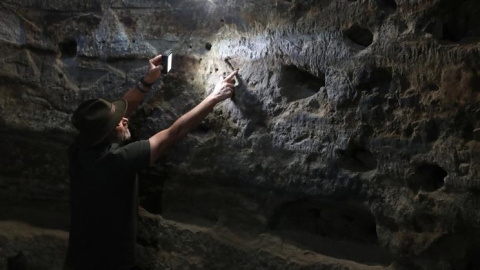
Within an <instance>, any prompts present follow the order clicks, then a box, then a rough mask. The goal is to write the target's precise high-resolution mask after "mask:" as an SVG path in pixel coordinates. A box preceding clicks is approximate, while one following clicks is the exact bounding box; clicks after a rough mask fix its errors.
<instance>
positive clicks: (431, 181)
mask: <svg viewBox="0 0 480 270" xmlns="http://www.w3.org/2000/svg"><path fill="white" fill-rule="evenodd" d="M447 175H448V173H447V172H446V171H445V170H444V169H442V168H441V167H439V166H438V165H433V164H427V163H424V164H420V165H418V166H417V167H416V168H415V173H414V174H413V175H412V176H411V177H410V178H408V180H407V184H408V186H409V188H411V189H412V190H414V191H415V192H418V191H419V190H423V191H428V192H431V191H435V190H437V189H439V188H441V187H443V186H444V184H445V183H444V178H445V177H446V176H447Z"/></svg>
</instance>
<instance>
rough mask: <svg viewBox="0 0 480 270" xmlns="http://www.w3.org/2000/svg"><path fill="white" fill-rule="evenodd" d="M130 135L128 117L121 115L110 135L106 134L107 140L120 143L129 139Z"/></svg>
mask: <svg viewBox="0 0 480 270" xmlns="http://www.w3.org/2000/svg"><path fill="white" fill-rule="evenodd" d="M130 137H131V135H130V130H129V129H128V118H125V117H123V118H122V119H121V120H120V122H119V123H118V125H117V126H116V127H115V129H114V130H113V131H112V132H111V133H110V135H108V136H107V141H108V142H110V143H121V142H124V141H128V140H130Z"/></svg>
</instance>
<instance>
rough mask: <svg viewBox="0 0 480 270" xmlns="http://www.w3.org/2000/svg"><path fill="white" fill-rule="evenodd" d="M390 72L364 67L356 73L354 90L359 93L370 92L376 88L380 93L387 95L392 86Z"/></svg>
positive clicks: (385, 69) (383, 69)
mask: <svg viewBox="0 0 480 270" xmlns="http://www.w3.org/2000/svg"><path fill="white" fill-rule="evenodd" d="M392 81H393V75H392V71H391V70H389V69H387V68H378V67H365V68H362V69H361V70H359V71H357V72H356V75H355V82H356V88H358V89H359V90H360V91H363V90H365V91H367V92H372V90H373V89H376V88H378V90H380V92H382V93H387V92H389V91H390V87H391V86H392Z"/></svg>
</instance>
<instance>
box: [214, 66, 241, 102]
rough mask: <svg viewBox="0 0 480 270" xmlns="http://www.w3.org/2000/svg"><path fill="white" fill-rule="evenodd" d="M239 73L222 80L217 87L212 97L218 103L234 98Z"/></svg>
mask: <svg viewBox="0 0 480 270" xmlns="http://www.w3.org/2000/svg"><path fill="white" fill-rule="evenodd" d="M237 73H238V71H234V72H232V73H231V74H230V75H228V77H226V78H225V79H221V80H220V81H219V82H218V83H217V85H215V89H214V90H213V92H212V93H211V94H210V96H211V97H212V98H213V99H214V100H215V101H216V102H220V101H223V100H225V99H227V98H230V97H232V95H233V91H234V83H235V82H234V78H235V75H237Z"/></svg>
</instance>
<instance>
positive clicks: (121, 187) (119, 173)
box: [66, 55, 236, 270]
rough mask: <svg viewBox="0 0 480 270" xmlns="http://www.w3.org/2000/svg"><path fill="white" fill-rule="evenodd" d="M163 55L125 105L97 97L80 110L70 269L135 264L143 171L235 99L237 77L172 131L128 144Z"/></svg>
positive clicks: (110, 269)
mask: <svg viewBox="0 0 480 270" xmlns="http://www.w3.org/2000/svg"><path fill="white" fill-rule="evenodd" d="M160 63H161V55H158V56H156V57H155V58H153V59H150V60H149V68H148V71H147V74H146V75H145V77H144V78H142V79H141V80H140V81H139V82H138V83H137V84H136V85H135V86H133V87H132V88H130V89H129V90H128V92H127V93H126V94H125V95H124V96H123V98H122V99H119V100H115V101H112V102H108V101H105V100H103V99H91V100H87V101H85V102H83V103H82V104H81V105H80V106H79V107H78V109H77V110H76V111H75V112H74V114H73V117H72V122H73V124H74V126H75V127H76V128H77V129H78V130H79V134H78V136H77V138H76V141H75V143H74V144H73V145H72V146H71V147H70V149H69V170H70V171H69V174H70V194H71V228H70V238H69V249H68V254H67V260H66V265H67V267H68V269H74V270H120V269H122V270H123V269H131V268H132V267H134V266H135V264H136V261H135V243H136V229H137V227H136V222H137V214H138V208H137V207H138V205H137V200H138V183H137V181H138V180H137V172H138V171H139V170H140V169H142V168H145V167H147V166H149V165H150V164H153V162H154V161H155V160H156V159H157V158H158V157H159V156H160V155H161V154H162V153H163V152H164V151H165V149H167V147H169V146H170V145H172V144H173V143H175V142H177V141H178V140H179V139H181V138H182V137H184V136H185V135H186V134H187V133H188V132H189V131H191V130H192V129H193V128H195V127H196V126H197V125H198V124H200V123H201V121H202V120H203V119H204V118H205V117H206V116H207V115H208V114H209V113H210V112H211V111H212V110H213V108H214V106H215V105H216V104H217V103H219V102H221V101H223V100H225V99H227V98H229V97H231V96H232V94H233V86H234V85H233V83H232V82H233V78H234V76H235V74H236V72H233V73H232V74H230V75H229V76H228V77H227V78H226V79H223V80H221V81H220V82H219V83H218V84H217V85H216V86H215V89H214V91H213V92H212V93H211V94H210V95H209V96H207V97H206V98H205V99H204V100H203V101H202V102H201V103H200V104H198V105H197V106H196V107H195V108H193V109H192V110H191V111H189V112H188V113H186V114H185V115H183V116H182V117H180V118H179V119H178V120H177V121H175V123H173V125H172V126H171V127H169V128H168V129H166V130H163V131H160V132H158V133H157V134H155V135H153V136H152V137H151V138H150V139H148V140H142V141H136V142H131V143H128V142H127V140H128V139H130V132H129V130H128V117H129V116H130V114H131V113H132V112H133V111H134V110H135V109H136V108H137V106H138V105H139V104H140V102H141V101H142V99H143V97H144V95H145V93H147V92H148V91H149V90H150V87H151V86H152V84H153V83H154V82H155V81H156V80H157V79H158V78H159V77H160V76H161V70H162V68H163V67H162V66H161V65H160Z"/></svg>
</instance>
